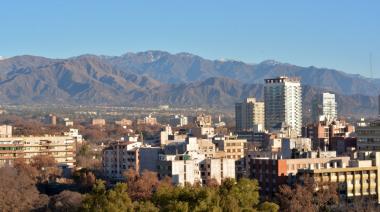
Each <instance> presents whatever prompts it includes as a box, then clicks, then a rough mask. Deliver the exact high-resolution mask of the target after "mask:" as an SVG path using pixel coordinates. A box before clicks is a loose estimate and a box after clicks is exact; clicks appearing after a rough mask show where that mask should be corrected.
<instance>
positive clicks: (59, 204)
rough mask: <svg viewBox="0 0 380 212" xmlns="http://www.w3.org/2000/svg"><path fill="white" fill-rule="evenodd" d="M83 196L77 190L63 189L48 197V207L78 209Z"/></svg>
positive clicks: (64, 209) (55, 209)
mask: <svg viewBox="0 0 380 212" xmlns="http://www.w3.org/2000/svg"><path fill="white" fill-rule="evenodd" d="M82 200H83V196H82V194H80V193H78V192H73V191H68V190H64V191H62V192H61V193H59V194H57V195H54V196H53V197H51V198H50V202H49V209H50V210H52V211H58V212H60V211H62V212H63V211H78V210H79V208H80V206H81V204H82Z"/></svg>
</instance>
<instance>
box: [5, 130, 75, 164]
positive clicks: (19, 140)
mask: <svg viewBox="0 0 380 212" xmlns="http://www.w3.org/2000/svg"><path fill="white" fill-rule="evenodd" d="M75 152H76V140H75V138H73V137H71V136H29V137H3V138H0V167H2V166H5V165H12V164H13V163H14V161H15V160H16V159H24V160H25V162H26V163H29V162H30V161H31V159H32V158H33V157H34V156H37V155H48V156H52V157H53V158H54V159H55V160H56V162H57V163H58V165H59V166H62V167H63V166H65V167H67V166H68V167H72V166H74V165H75V162H76V160H75Z"/></svg>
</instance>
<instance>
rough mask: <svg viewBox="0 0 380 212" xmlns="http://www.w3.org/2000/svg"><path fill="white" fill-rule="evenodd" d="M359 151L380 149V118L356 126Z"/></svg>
mask: <svg viewBox="0 0 380 212" xmlns="http://www.w3.org/2000/svg"><path fill="white" fill-rule="evenodd" d="M356 135H357V146H358V150H359V151H380V120H377V121H373V122H371V123H369V124H366V125H362V126H358V127H357V128H356Z"/></svg>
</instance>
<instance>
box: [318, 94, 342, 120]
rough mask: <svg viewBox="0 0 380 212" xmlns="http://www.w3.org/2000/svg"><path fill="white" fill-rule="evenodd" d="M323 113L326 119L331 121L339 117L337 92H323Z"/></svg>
mask: <svg viewBox="0 0 380 212" xmlns="http://www.w3.org/2000/svg"><path fill="white" fill-rule="evenodd" d="M322 115H323V116H325V117H326V119H327V120H330V121H332V120H335V119H337V118H338V113H337V104H336V101H335V94H332V93H323V94H322Z"/></svg>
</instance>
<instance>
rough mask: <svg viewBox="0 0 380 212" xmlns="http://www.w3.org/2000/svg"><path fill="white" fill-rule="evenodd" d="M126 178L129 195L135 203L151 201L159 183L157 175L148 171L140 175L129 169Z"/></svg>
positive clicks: (125, 174)
mask: <svg viewBox="0 0 380 212" xmlns="http://www.w3.org/2000/svg"><path fill="white" fill-rule="evenodd" d="M124 176H125V177H126V182H127V184H128V194H129V196H130V197H131V198H132V199H133V200H135V201H136V200H137V201H142V200H150V199H151V198H152V195H153V191H154V190H155V189H156V188H157V185H158V183H159V181H158V177H157V173H155V172H151V171H147V170H144V171H143V173H142V175H139V173H138V172H136V171H135V170H133V169H129V170H128V171H126V172H125V173H124Z"/></svg>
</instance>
